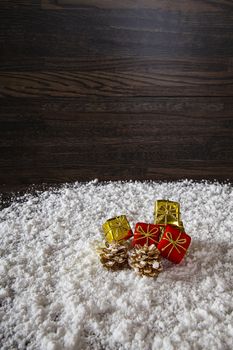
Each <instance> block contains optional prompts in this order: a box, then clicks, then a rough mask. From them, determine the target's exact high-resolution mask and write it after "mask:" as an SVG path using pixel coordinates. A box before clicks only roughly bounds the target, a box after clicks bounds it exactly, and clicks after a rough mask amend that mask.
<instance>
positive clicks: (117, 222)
mask: <svg viewBox="0 0 233 350" xmlns="http://www.w3.org/2000/svg"><path fill="white" fill-rule="evenodd" d="M108 227H109V229H108V231H107V232H106V235H107V234H108V233H109V232H110V233H112V231H113V230H116V234H117V235H119V234H124V232H127V231H129V230H130V227H129V226H128V224H127V223H126V222H125V218H115V219H114V222H109V223H108Z"/></svg>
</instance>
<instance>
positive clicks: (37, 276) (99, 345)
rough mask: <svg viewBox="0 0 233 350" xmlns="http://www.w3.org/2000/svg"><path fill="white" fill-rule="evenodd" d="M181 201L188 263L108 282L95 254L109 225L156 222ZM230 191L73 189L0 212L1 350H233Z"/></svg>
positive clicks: (113, 276)
mask: <svg viewBox="0 0 233 350" xmlns="http://www.w3.org/2000/svg"><path fill="white" fill-rule="evenodd" d="M164 198H165V199H170V200H175V201H179V202H180V204H181V215H182V220H183V222H184V225H185V229H186V232H187V233H188V234H189V235H191V237H192V245H191V248H190V252H189V255H188V256H187V257H186V258H185V259H184V260H183V261H182V262H181V263H180V264H179V265H173V264H172V263H170V262H167V261H165V260H163V266H164V271H163V272H162V273H161V274H160V275H159V277H158V278H157V279H151V278H146V277H139V276H137V275H136V274H135V273H134V271H133V270H124V271H119V272H109V271H106V270H105V269H103V268H102V266H101V265H100V263H99V260H98V257H97V255H96V253H95V251H94V249H93V241H94V240H96V239H99V238H100V237H101V225H102V223H103V222H104V221H105V220H106V219H108V218H111V217H113V216H116V215H120V214H126V215H127V217H128V219H129V221H130V223H131V225H132V227H134V225H135V224H136V222H137V221H144V222H152V223H153V210H154V201H155V200H156V199H164ZM232 225H233V189H232V187H231V186H230V185H228V184H218V183H214V184H208V183H204V182H203V183H194V182H189V181H183V182H178V183H155V182H150V183H140V182H136V183H135V182H128V183H119V182H115V183H108V184H104V185H103V184H102V185H101V184H98V182H97V181H94V182H91V183H88V184H86V185H84V184H79V183H76V184H74V185H72V186H64V187H62V188H61V189H59V190H57V191H54V190H51V191H46V192H43V193H40V194H37V195H36V196H27V197H25V198H24V201H23V202H22V201H21V202H18V203H17V202H14V203H13V204H12V205H11V206H10V207H9V208H6V209H3V210H2V211H1V212H0V256H1V258H0V305H1V311H0V322H1V324H0V348H1V349H41V350H59V349H60V350H61V349H70V350H79V349H82V350H85V349H94V350H95V349H103V350H107V349H109V350H110V349H111V350H113V349H117V350H118V349H122V350H123V349H132V350H141V349H145V350H150V349H152V350H162V349H164V350H172V349H174V350H176V349H179V350H183V349H185V350H186V349H187V350H188V349H211V350H214V349H221V350H223V349H232V348H233V302H232V300H233V294H232V288H233V278H232V257H233V244H232V241H233V232H232Z"/></svg>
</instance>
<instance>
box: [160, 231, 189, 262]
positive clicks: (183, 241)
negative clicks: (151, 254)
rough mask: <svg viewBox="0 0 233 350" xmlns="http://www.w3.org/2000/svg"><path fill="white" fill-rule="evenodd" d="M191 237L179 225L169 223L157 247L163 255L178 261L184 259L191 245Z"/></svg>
mask: <svg viewBox="0 0 233 350" xmlns="http://www.w3.org/2000/svg"><path fill="white" fill-rule="evenodd" d="M190 242H191V237H190V236H188V235H187V234H186V233H185V232H182V231H181V230H180V229H179V228H178V227H175V226H172V225H167V226H166V228H165V231H164V233H163V235H162V238H161V240H160V241H159V244H158V246H157V248H158V249H159V250H160V253H161V255H162V256H163V257H164V258H166V259H168V260H170V261H172V262H174V263H176V264H179V262H180V261H181V260H182V259H183V257H184V256H185V254H186V252H187V249H188V247H189V245H190Z"/></svg>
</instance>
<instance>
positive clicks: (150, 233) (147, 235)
mask: <svg viewBox="0 0 233 350" xmlns="http://www.w3.org/2000/svg"><path fill="white" fill-rule="evenodd" d="M158 231H159V229H158V227H154V228H152V229H151V230H149V226H147V232H146V231H144V230H143V228H142V226H140V225H139V226H138V227H137V231H136V232H135V233H140V234H141V235H142V237H137V238H135V239H134V240H135V241H139V240H140V239H144V238H146V244H147V245H148V242H149V238H150V239H151V240H152V241H153V242H154V243H159V242H157V241H156V240H155V239H154V238H153V236H154V235H155V234H156V233H157V232H158Z"/></svg>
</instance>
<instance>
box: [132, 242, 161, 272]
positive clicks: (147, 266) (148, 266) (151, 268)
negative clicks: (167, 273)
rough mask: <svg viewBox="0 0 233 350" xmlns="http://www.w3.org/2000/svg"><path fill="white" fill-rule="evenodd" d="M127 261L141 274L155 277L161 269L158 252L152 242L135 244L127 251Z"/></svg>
mask: <svg viewBox="0 0 233 350" xmlns="http://www.w3.org/2000/svg"><path fill="white" fill-rule="evenodd" d="M128 263H129V265H130V266H131V267H132V268H133V269H134V270H135V271H136V272H137V273H138V274H139V275H141V276H148V277H155V276H158V274H159V273H160V271H162V265H161V257H160V252H159V250H158V249H157V248H156V246H155V245H154V244H152V245H150V246H147V245H144V246H140V245H136V246H135V247H134V249H132V250H131V251H130V252H129V258H128Z"/></svg>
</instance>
